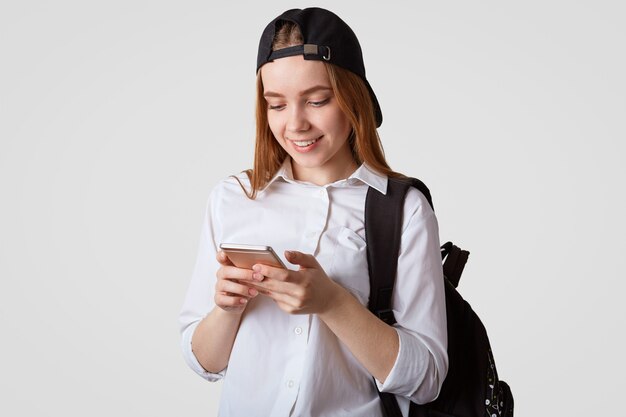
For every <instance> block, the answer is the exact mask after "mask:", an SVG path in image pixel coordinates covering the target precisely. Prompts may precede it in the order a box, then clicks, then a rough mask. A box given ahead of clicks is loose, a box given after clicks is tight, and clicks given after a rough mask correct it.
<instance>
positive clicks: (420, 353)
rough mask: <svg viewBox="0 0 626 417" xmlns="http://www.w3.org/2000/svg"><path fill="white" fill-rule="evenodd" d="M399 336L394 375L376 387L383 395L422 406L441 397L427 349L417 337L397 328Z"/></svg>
mask: <svg viewBox="0 0 626 417" xmlns="http://www.w3.org/2000/svg"><path fill="white" fill-rule="evenodd" d="M394 329H395V330H396V332H397V333H398V339H399V349H398V357H397V358H396V362H395V363H394V365H393V368H391V372H389V375H388V376H387V379H385V382H384V383H381V382H380V381H378V380H377V379H375V381H376V385H377V386H378V390H379V391H380V392H389V393H393V394H396V395H401V396H404V397H407V398H410V399H411V400H412V401H414V402H416V403H418V404H425V403H427V402H430V401H433V400H434V399H435V398H437V396H438V395H439V389H440V384H439V383H438V379H439V378H437V374H438V373H437V371H436V369H432V368H436V366H435V364H434V360H431V354H430V352H429V351H428V349H427V347H426V346H425V345H424V343H422V341H421V340H419V338H418V337H416V336H415V335H413V334H409V333H408V332H406V331H404V330H403V329H400V328H398V327H394Z"/></svg>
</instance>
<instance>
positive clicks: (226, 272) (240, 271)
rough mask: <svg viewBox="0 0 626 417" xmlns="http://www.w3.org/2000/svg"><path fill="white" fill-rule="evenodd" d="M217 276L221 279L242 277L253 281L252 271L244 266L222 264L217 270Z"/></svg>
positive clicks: (241, 278)
mask: <svg viewBox="0 0 626 417" xmlns="http://www.w3.org/2000/svg"><path fill="white" fill-rule="evenodd" d="M216 275H217V277H218V278H219V279H240V280H247V281H252V271H251V270H249V269H244V268H237V267H236V266H222V267H221V268H220V269H218V270H217V274H216Z"/></svg>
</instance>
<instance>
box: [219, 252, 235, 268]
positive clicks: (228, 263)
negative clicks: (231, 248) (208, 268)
mask: <svg viewBox="0 0 626 417" xmlns="http://www.w3.org/2000/svg"><path fill="white" fill-rule="evenodd" d="M216 258H217V262H219V263H220V264H222V265H224V266H234V265H233V263H232V262H231V261H230V259H228V256H226V253H225V252H224V251H223V250H221V251H219V252H217V255H216Z"/></svg>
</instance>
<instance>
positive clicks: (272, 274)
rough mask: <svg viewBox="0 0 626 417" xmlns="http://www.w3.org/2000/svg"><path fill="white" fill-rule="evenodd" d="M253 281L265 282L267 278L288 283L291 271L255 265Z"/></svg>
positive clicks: (253, 267)
mask: <svg viewBox="0 0 626 417" xmlns="http://www.w3.org/2000/svg"><path fill="white" fill-rule="evenodd" d="M252 271H254V273H253V274H252V279H254V280H257V281H263V279H264V278H265V277H267V278H271V279H275V280H278V281H287V280H288V278H289V270H288V269H285V268H277V267H274V266H269V265H263V264H255V265H252Z"/></svg>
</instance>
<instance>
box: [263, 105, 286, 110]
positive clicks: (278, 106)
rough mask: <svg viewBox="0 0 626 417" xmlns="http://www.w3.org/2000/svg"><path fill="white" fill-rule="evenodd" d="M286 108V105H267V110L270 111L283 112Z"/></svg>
mask: <svg viewBox="0 0 626 417" xmlns="http://www.w3.org/2000/svg"><path fill="white" fill-rule="evenodd" d="M284 108H285V105H284V104H277V105H271V104H268V105H267V109H268V110H282V109H284Z"/></svg>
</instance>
